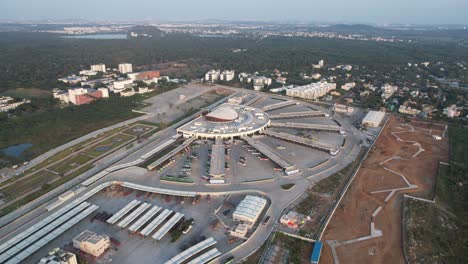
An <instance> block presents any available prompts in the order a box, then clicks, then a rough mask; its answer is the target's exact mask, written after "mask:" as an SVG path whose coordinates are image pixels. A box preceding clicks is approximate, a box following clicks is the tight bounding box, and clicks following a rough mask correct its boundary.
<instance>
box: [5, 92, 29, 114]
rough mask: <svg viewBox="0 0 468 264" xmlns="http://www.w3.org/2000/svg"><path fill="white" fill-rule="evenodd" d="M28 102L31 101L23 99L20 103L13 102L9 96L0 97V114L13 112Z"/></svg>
mask: <svg viewBox="0 0 468 264" xmlns="http://www.w3.org/2000/svg"><path fill="white" fill-rule="evenodd" d="M30 102H31V100H29V99H23V100H21V101H16V102H15V100H14V99H13V98H11V97H9V96H2V97H0V112H8V111H9V110H13V109H15V108H16V107H18V106H20V105H22V104H28V103H30Z"/></svg>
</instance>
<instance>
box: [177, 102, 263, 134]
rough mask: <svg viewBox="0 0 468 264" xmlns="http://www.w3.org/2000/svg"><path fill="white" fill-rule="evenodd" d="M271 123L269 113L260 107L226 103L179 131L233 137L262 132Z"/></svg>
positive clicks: (180, 128) (178, 130) (180, 132)
mask: <svg viewBox="0 0 468 264" xmlns="http://www.w3.org/2000/svg"><path fill="white" fill-rule="evenodd" d="M269 125H270V118H269V117H268V114H266V113H265V112H263V111H261V110H259V109H257V108H253V107H250V106H246V105H236V104H229V103H225V104H222V105H221V106H219V107H218V108H216V109H215V110H213V111H211V112H209V113H207V114H204V115H201V116H200V117H198V118H196V119H194V120H192V121H190V122H188V123H187V124H185V125H183V126H181V127H179V128H178V129H177V132H178V133H179V134H182V135H183V136H184V137H196V138H200V139H205V138H222V139H232V138H234V137H242V136H249V135H253V134H255V133H257V132H261V131H263V130H265V129H266V128H267V127H268V126H269Z"/></svg>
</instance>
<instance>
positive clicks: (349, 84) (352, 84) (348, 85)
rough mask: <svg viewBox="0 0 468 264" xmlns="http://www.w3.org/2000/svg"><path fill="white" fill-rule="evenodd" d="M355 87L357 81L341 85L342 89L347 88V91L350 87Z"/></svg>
mask: <svg viewBox="0 0 468 264" xmlns="http://www.w3.org/2000/svg"><path fill="white" fill-rule="evenodd" d="M354 87H356V83H355V82H350V83H345V84H343V85H342V86H341V89H342V90H345V91H349V90H350V89H353V88H354Z"/></svg>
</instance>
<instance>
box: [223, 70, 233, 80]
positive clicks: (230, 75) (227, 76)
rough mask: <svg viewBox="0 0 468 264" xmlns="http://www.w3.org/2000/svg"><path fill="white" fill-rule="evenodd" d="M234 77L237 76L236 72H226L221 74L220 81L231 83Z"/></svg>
mask: <svg viewBox="0 0 468 264" xmlns="http://www.w3.org/2000/svg"><path fill="white" fill-rule="evenodd" d="M234 76H235V73H234V71H233V70H232V71H230V70H225V71H223V72H222V73H221V75H220V76H219V79H220V80H221V81H226V82H229V81H232V80H234Z"/></svg>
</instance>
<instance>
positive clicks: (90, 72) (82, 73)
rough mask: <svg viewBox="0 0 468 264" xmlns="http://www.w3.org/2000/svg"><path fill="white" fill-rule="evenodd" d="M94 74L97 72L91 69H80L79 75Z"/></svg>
mask: <svg viewBox="0 0 468 264" xmlns="http://www.w3.org/2000/svg"><path fill="white" fill-rule="evenodd" d="M96 74H97V72H95V71H91V70H82V71H80V75H86V76H94V75H96Z"/></svg>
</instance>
